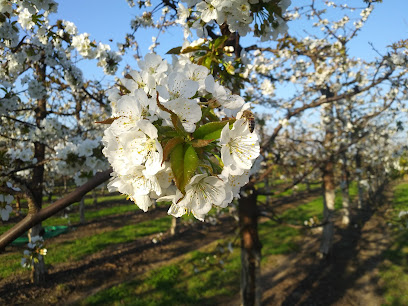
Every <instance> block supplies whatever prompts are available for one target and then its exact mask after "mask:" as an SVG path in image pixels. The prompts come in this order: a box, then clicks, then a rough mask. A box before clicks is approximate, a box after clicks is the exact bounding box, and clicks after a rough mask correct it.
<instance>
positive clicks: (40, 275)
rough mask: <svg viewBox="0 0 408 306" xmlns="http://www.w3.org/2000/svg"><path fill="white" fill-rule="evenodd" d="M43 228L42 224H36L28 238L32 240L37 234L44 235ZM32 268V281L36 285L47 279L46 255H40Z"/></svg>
mask: <svg viewBox="0 0 408 306" xmlns="http://www.w3.org/2000/svg"><path fill="white" fill-rule="evenodd" d="M42 231H43V228H42V226H41V223H40V224H37V225H34V226H33V227H32V228H31V229H30V230H29V232H28V239H29V241H30V242H31V239H32V238H33V237H35V236H41V237H42V236H43V235H42ZM32 264H33V265H32V269H31V276H30V278H31V282H32V283H33V284H36V285H40V284H41V283H43V282H44V281H45V275H46V270H45V263H44V257H43V256H40V258H39V261H38V262H35V261H34V262H33V263H32Z"/></svg>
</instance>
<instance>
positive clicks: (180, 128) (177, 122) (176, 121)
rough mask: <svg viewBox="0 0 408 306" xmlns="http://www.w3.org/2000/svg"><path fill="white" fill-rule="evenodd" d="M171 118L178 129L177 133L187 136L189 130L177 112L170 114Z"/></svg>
mask: <svg viewBox="0 0 408 306" xmlns="http://www.w3.org/2000/svg"><path fill="white" fill-rule="evenodd" d="M170 119H171V122H172V123H173V126H174V128H175V129H176V131H177V133H178V134H179V135H182V136H186V135H187V132H186V130H185V129H184V127H183V124H182V123H181V121H180V119H179V117H178V116H177V115H176V114H174V113H173V114H171V115H170Z"/></svg>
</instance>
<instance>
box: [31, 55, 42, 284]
mask: <svg viewBox="0 0 408 306" xmlns="http://www.w3.org/2000/svg"><path fill="white" fill-rule="evenodd" d="M45 73H46V65H45V64H44V60H43V59H42V60H40V61H39V62H38V63H37V64H36V65H35V74H36V77H37V80H38V81H39V82H41V83H43V84H44V85H45V86H46V84H45V81H46V74H45ZM34 111H35V122H36V126H37V127H38V128H41V122H42V120H43V119H45V117H46V116H47V100H46V98H42V99H39V100H37V107H36V108H35V109H34ZM43 141H44V140H43ZM34 158H35V159H36V160H37V165H36V166H35V167H34V168H33V174H32V178H31V182H30V184H29V189H30V190H31V193H32V196H33V201H30V202H29V203H30V205H29V208H28V213H29V214H36V213H37V212H38V211H40V210H41V207H42V202H43V199H42V197H43V191H44V163H43V161H44V159H45V143H44V142H40V141H35V142H34ZM30 206H31V207H30ZM41 231H42V227H41V223H39V224H37V225H36V226H35V227H33V228H32V229H31V231H30V233H29V239H31V238H32V237H34V236H37V235H40V233H41ZM44 280H45V263H44V257H42V256H41V257H40V258H39V262H38V263H35V264H34V265H33V278H32V281H33V282H34V283H35V284H40V283H41V282H43V281H44Z"/></svg>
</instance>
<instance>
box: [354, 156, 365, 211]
mask: <svg viewBox="0 0 408 306" xmlns="http://www.w3.org/2000/svg"><path fill="white" fill-rule="evenodd" d="M355 158H356V179H357V190H358V199H357V208H358V209H362V208H363V202H364V191H363V187H362V186H361V183H360V181H361V178H362V176H361V173H362V170H361V156H360V152H359V151H358V150H357V153H356V157H355Z"/></svg>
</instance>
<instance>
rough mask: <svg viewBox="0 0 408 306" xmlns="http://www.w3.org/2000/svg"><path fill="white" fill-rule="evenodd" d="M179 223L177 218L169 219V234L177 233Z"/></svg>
mask: <svg viewBox="0 0 408 306" xmlns="http://www.w3.org/2000/svg"><path fill="white" fill-rule="evenodd" d="M179 224H180V219H179V218H172V219H171V227H170V235H171V236H174V235H176V234H177V233H178V227H179Z"/></svg>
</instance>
